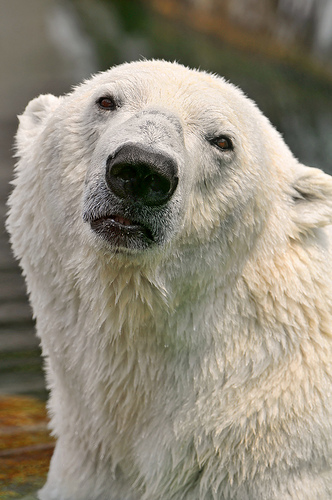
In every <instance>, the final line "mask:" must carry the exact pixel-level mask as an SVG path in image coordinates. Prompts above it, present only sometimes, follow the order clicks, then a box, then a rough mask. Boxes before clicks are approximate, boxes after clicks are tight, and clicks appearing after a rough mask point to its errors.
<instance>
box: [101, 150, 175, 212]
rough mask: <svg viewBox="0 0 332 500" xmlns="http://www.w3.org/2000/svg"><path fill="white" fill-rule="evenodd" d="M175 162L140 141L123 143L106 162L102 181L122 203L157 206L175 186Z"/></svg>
mask: <svg viewBox="0 0 332 500" xmlns="http://www.w3.org/2000/svg"><path fill="white" fill-rule="evenodd" d="M178 180H179V178H178V167H177V163H176V161H175V160H174V159H173V158H171V156H169V155H167V154H166V153H164V152H161V151H156V150H153V149H152V148H149V147H147V146H143V145H141V144H125V145H124V146H122V147H120V148H119V149H118V150H117V151H116V153H115V154H112V155H110V156H109V157H108V158H107V161H106V184H107V186H108V188H109V189H110V190H111V191H112V193H113V194H115V195H116V196H117V197H118V198H121V199H122V200H124V201H125V202H128V203H131V202H132V201H134V202H140V203H141V204H143V205H145V206H161V205H164V204H165V203H167V201H169V200H170V198H171V197H172V195H173V193H174V191H175V189H176V187H177V185H178Z"/></svg>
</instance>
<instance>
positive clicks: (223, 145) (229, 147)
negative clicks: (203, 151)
mask: <svg viewBox="0 0 332 500" xmlns="http://www.w3.org/2000/svg"><path fill="white" fill-rule="evenodd" d="M211 143H212V144H213V145H214V146H216V147H217V148H218V149H221V150H222V151H233V149H234V146H233V142H232V140H231V139H230V138H229V137H227V136H226V135H221V136H219V137H216V138H215V139H212V141H211Z"/></svg>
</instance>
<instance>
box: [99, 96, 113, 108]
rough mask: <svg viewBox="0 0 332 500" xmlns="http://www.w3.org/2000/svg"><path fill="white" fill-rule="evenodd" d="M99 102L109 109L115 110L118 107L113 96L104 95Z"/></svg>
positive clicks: (102, 106)
mask: <svg viewBox="0 0 332 500" xmlns="http://www.w3.org/2000/svg"><path fill="white" fill-rule="evenodd" d="M97 104H98V106H99V107H100V108H102V109H105V110H107V111H113V110H114V109H115V108H116V103H115V101H114V99H113V98H112V97H109V96H104V97H100V98H99V99H98V100H97Z"/></svg>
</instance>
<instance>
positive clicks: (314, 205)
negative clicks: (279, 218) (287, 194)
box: [292, 165, 332, 231]
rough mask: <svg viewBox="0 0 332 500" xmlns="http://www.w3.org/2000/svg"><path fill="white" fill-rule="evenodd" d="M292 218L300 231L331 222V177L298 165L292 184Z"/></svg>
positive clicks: (320, 171) (317, 170) (315, 169)
mask: <svg viewBox="0 0 332 500" xmlns="http://www.w3.org/2000/svg"><path fill="white" fill-rule="evenodd" d="M292 188H293V192H292V198H293V200H294V205H293V214H294V220H295V222H296V223H297V225H298V226H299V227H300V229H301V230H302V231H307V230H309V229H311V228H315V227H322V226H327V225H329V224H332V177H331V176H330V175H327V174H325V173H324V172H323V171H322V170H319V169H318V168H310V167H305V166H303V165H298V166H297V168H296V170H295V180H294V182H293V185H292Z"/></svg>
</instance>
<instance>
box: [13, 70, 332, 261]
mask: <svg viewBox="0 0 332 500" xmlns="http://www.w3.org/2000/svg"><path fill="white" fill-rule="evenodd" d="M17 150H18V156H19V157H20V158H21V159H20V162H19V165H18V170H19V171H21V172H22V176H23V177H24V178H25V179H26V182H27V184H26V185H25V189H27V190H28V191H29V192H30V193H32V191H35V190H39V191H40V193H44V196H38V195H36V196H32V195H31V196H32V197H31V203H36V201H35V200H36V199H39V203H40V205H39V208H40V209H41V210H42V211H43V212H45V214H47V213H48V214H49V217H47V221H48V222H47V227H45V228H44V234H48V237H49V238H50V239H51V240H54V245H55V246H57V245H58V244H59V241H62V242H63V241H68V235H71V237H73V238H74V240H75V241H78V240H79V241H80V243H79V246H81V245H85V244H88V245H90V247H91V248H98V249H99V250H102V251H103V252H106V253H110V254H113V255H120V254H121V255H122V256H123V255H125V256H127V257H128V258H129V255H131V257H130V258H134V257H135V258H139V257H142V258H143V255H146V254H147V255H149V257H148V258H149V259H151V255H153V254H154V255H159V256H160V255H161V254H163V255H166V254H167V253H168V254H169V255H173V254H174V252H180V253H181V252H182V251H183V252H184V253H187V254H188V255H190V258H191V257H192V255H194V254H197V251H196V249H197V248H198V247H199V248H200V251H199V255H200V256H202V252H203V253H204V252H205V251H207V252H210V254H213V255H216V254H218V255H219V262H221V261H220V256H221V260H222V261H223V262H224V263H226V262H232V263H234V259H235V260H236V261H237V262H239V261H240V260H241V256H243V258H245V257H246V256H247V255H248V252H250V251H251V249H252V248H253V246H254V245H255V242H256V241H257V238H258V237H259V235H261V234H262V232H264V230H266V228H268V235H267V237H266V241H268V242H269V244H271V242H272V244H273V245H278V244H279V243H278V242H279V240H280V239H283V238H285V237H286V238H288V237H289V236H290V235H294V234H296V233H301V232H303V231H307V230H310V229H311V228H312V227H316V226H322V225H325V224H328V223H330V220H331V206H332V205H331V196H330V195H331V193H332V188H331V186H332V185H331V181H330V179H329V178H328V177H327V176H326V175H324V174H323V173H321V172H320V171H318V170H314V169H307V168H305V167H303V166H301V165H300V164H299V163H298V162H297V160H296V159H295V158H294V157H293V156H292V154H291V153H290V151H289V149H288V148H287V146H286V145H285V143H284V142H283V140H282V138H281V137H280V135H279V134H278V133H277V132H276V130H275V129H274V128H273V127H272V126H271V124H270V123H269V121H268V120H267V119H266V118H265V117H264V116H263V115H262V113H261V112H260V111H259V109H258V108H257V107H256V105H255V104H254V103H253V102H252V101H251V100H249V99H248V98H246V97H245V96H244V94H243V93H242V92H241V91H240V90H239V89H237V88H236V87H234V86H233V85H232V84H230V83H228V82H226V81H225V80H224V79H222V78H220V77H218V76H215V75H210V74H207V73H203V72H199V71H193V70H189V69H187V68H185V67H183V66H181V65H178V64H175V63H167V62H163V61H142V62H137V63H131V64H124V65H121V66H118V67H115V68H113V69H111V70H109V71H107V72H105V73H101V74H98V75H96V76H94V77H93V78H92V79H90V80H88V81H86V82H85V83H83V84H82V85H81V86H79V87H77V88H76V89H74V91H73V92H72V93H70V94H68V95H66V96H64V97H60V98H56V97H53V96H40V97H39V98H37V99H35V100H33V101H32V102H31V103H30V104H29V105H28V107H27V109H26V111H25V113H24V114H23V116H22V117H21V124H20V129H19V132H18V135H17ZM40 170H42V171H43V174H42V175H40V174H39V173H38V172H40ZM29 183H30V184H31V185H30V187H29ZM14 196H15V195H14ZM25 197H26V203H28V199H29V195H28V194H27V193H26V194H25ZM32 200H34V201H32ZM27 212H28V211H27ZM268 220H269V223H268V224H267V221H268ZM23 225H24V226H25V227H26V223H24V224H23ZM281 226H282V227H283V229H282V230H281ZM63 244H64V243H62V245H63ZM211 245H217V246H218V248H219V251H218V252H216V251H215V250H213V251H210V247H211ZM202 249H203V250H202ZM188 250H189V252H188ZM213 265H215V263H213Z"/></svg>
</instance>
